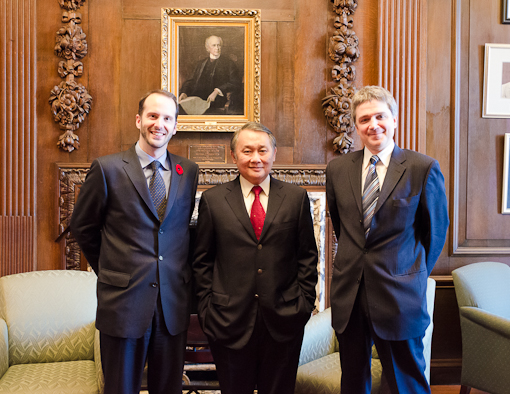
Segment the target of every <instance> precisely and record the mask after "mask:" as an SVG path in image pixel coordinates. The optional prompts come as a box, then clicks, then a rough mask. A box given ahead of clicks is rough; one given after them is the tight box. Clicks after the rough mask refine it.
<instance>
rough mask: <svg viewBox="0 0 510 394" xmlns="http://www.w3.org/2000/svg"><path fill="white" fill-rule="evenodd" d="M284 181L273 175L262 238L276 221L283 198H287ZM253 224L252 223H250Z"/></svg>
mask: <svg viewBox="0 0 510 394" xmlns="http://www.w3.org/2000/svg"><path fill="white" fill-rule="evenodd" d="M282 188H283V183H282V182H280V181H278V180H276V179H274V178H273V177H271V186H270V187H269V199H268V202H267V212H266V219H265V220H264V227H263V228H262V234H260V239H262V238H263V237H264V235H265V234H266V233H267V232H268V231H269V227H271V224H272V223H273V221H274V218H275V217H276V214H277V213H278V211H279V209H280V207H281V205H282V202H283V200H284V199H285V193H284V192H283V190H282ZM250 224H251V223H250Z"/></svg>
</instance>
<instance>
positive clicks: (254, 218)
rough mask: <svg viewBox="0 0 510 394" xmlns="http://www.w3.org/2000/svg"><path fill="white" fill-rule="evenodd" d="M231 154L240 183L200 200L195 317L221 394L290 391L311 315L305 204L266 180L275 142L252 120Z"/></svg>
mask: <svg viewBox="0 0 510 394" xmlns="http://www.w3.org/2000/svg"><path fill="white" fill-rule="evenodd" d="M231 154H232V158H233V160H234V163H235V164H236V165H237V168H238V169H239V173H240V176H239V177H238V178H236V179H235V180H234V181H232V182H228V183H225V184H223V185H220V186H216V187H214V188H212V189H210V190H208V191H206V192H204V193H203V195H202V198H201V200H200V207H199V215H198V225H197V241H196V248H195V257H194V262H193V270H194V273H195V279H196V285H197V294H198V296H199V305H198V314H199V318H200V321H201V324H202V328H203V330H204V332H205V334H206V335H207V337H208V339H209V343H210V346H211V351H212V354H213V357H214V361H215V363H216V367H217V372H218V379H219V383H220V387H221V392H222V393H224V394H248V393H250V394H253V390H254V389H255V386H257V389H258V392H259V394H268V393H270V394H273V393H274V394H276V393H278V394H285V393H288V394H292V393H294V384H295V380H296V372H297V366H298V361H299V353H300V349H301V343H302V340H303V331H304V326H305V324H306V322H307V321H308V319H309V317H310V314H311V312H312V310H313V308H314V302H315V285H316V282H317V247H316V244H315V238H314V233H313V222H312V218H311V213H310V201H309V199H308V195H307V193H306V191H305V190H304V189H302V188H300V187H298V186H295V185H292V184H289V183H285V182H281V181H278V180H276V179H274V178H272V177H271V176H270V175H269V173H270V171H271V167H272V165H273V162H274V160H275V155H276V140H275V138H274V136H273V134H272V133H271V131H269V130H268V129H267V128H266V127H264V126H263V125H261V124H259V123H254V122H250V123H247V124H245V125H244V126H243V127H242V128H241V129H239V130H238V131H236V133H235V134H234V136H233V137H232V141H231Z"/></svg>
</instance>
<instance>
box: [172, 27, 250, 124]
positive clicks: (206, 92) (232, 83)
mask: <svg viewBox="0 0 510 394" xmlns="http://www.w3.org/2000/svg"><path fill="white" fill-rule="evenodd" d="M222 46H223V40H222V39H221V37H217V36H210V37H207V39H206V40H205V49H206V50H207V52H208V53H209V56H207V58H206V59H203V60H200V61H199V62H198V64H197V65H196V67H195V71H194V73H193V76H192V77H191V78H190V79H188V80H187V81H185V82H184V83H183V84H182V86H181V89H180V94H179V102H180V101H181V100H183V99H185V98H186V97H188V96H196V97H200V98H201V99H203V100H206V101H209V102H210V105H211V106H210V108H209V109H208V110H207V111H206V112H205V115H210V114H228V115H239V114H242V113H243V92H242V91H241V77H240V75H239V71H238V69H237V66H236V64H235V63H234V62H233V61H232V60H231V59H229V58H228V57H227V56H221V48H222ZM229 98H230V100H229ZM227 102H228V103H229V107H228V111H227V109H226V108H225V105H226V104H227ZM188 115H196V114H191V113H190V114H188Z"/></svg>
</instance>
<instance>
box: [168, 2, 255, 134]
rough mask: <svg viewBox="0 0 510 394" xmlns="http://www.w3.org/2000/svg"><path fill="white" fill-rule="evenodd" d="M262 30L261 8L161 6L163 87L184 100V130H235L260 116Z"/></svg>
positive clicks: (181, 124)
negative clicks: (214, 48)
mask: <svg viewBox="0 0 510 394" xmlns="http://www.w3.org/2000/svg"><path fill="white" fill-rule="evenodd" d="M260 31H261V18H260V10H246V9H197V8H190V9H180V8H162V9H161V36H162V37H161V87H162V89H165V90H168V91H170V92H173V93H174V94H175V95H176V96H177V98H178V100H179V111H180V112H179V122H178V124H177V129H178V130H180V131H192V132H218V131H219V132H232V131H235V130H237V129H238V128H239V127H240V126H242V125H243V124H244V123H246V122H249V121H255V122H259V121H260V40H261V35H260V34H261V33H260ZM215 40H216V41H218V42H219V43H221V48H220V54H218V52H214V50H213V49H211V48H212V46H213V44H214V43H215V42H216V41H215ZM208 52H209V53H208ZM214 55H215V56H214ZM214 57H216V59H217V60H216V61H214V60H211V61H210V62H209V61H208V59H213V58H214ZM217 85H219V86H220V87H218V86H217ZM209 91H211V93H214V95H213V97H214V100H211V99H210V98H211V97H212V96H211V95H210V94H211V93H209ZM183 93H184V94H183ZM198 97H199V98H198ZM197 98H198V99H197ZM190 104H191V106H190ZM195 104H196V105H195ZM204 108H205V109H204ZM186 111H188V112H189V113H188V112H186Z"/></svg>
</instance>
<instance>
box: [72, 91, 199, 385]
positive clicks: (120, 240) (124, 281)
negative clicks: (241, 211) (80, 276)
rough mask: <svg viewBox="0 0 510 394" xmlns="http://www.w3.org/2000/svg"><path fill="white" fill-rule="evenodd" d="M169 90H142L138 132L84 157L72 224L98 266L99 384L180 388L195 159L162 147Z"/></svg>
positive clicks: (172, 126)
mask: <svg viewBox="0 0 510 394" xmlns="http://www.w3.org/2000/svg"><path fill="white" fill-rule="evenodd" d="M177 115H178V111H177V102H176V98H175V96H174V95H173V94H172V93H169V92H166V91H152V92H150V93H148V94H147V95H146V96H145V97H143V98H142V99H141V100H140V103H139V112H138V114H137V115H136V126H137V128H138V129H139V130H140V138H139V140H138V142H137V143H136V144H135V145H134V146H133V147H131V148H130V149H129V150H127V151H125V152H121V153H117V154H113V155H109V156H105V157H100V158H98V159H96V160H94V162H93V163H92V165H91V167H90V172H89V173H88V175H87V178H86V180H85V182H84V184H83V186H82V187H81V190H80V194H79V198H78V201H77V203H76V207H75V210H74V214H73V217H72V219H71V230H72V233H73V235H74V236H75V238H76V240H77V241H78V244H79V246H80V248H81V249H82V251H83V253H84V254H85V257H86V258H87V260H88V262H89V264H90V266H91V267H92V269H93V270H94V271H95V272H96V274H97V276H98V283H97V301H98V305H97V317H96V327H97V328H98V330H99V331H100V333H101V359H102V363H103V372H104V377H105V393H106V394H121V393H130V394H134V393H138V392H139V390H140V384H141V379H142V372H143V369H144V366H145V362H146V360H147V361H148V385H149V392H150V393H161V394H162V393H165V394H167V393H175V394H177V393H179V394H180V393H181V382H182V369H183V363H184V349H185V345H186V329H187V327H188V323H189V313H190V279H191V266H190V262H189V260H188V244H189V228H188V225H189V222H190V217H191V214H192V211H193V207H194V202H195V193H196V188H197V181H198V166H197V165H196V164H195V163H193V162H191V161H189V160H187V159H185V158H182V157H179V156H176V155H173V154H171V153H169V152H167V146H168V142H169V141H170V139H171V138H172V136H173V135H175V133H176V124H177Z"/></svg>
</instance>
